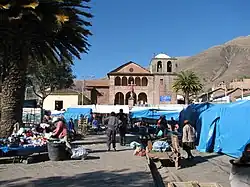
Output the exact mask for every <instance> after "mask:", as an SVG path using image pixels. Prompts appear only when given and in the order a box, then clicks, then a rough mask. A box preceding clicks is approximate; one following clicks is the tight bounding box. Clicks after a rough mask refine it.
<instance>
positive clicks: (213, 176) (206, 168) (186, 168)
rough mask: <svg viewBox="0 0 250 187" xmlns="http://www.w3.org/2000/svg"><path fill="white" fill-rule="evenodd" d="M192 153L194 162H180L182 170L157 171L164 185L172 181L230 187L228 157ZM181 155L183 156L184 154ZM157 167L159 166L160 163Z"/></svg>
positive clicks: (169, 168)
mask: <svg viewBox="0 0 250 187" xmlns="http://www.w3.org/2000/svg"><path fill="white" fill-rule="evenodd" d="M193 152H194V155H195V158H194V160H192V161H189V160H183V161H182V162H181V164H182V166H183V168H181V169H179V170H176V169H175V168H173V167H167V168H166V167H165V168H161V169H159V172H160V174H161V175H162V178H163V180H164V182H165V183H167V182H172V181H177V182H186V181H199V182H208V183H209V182H214V183H215V182H216V183H218V184H220V185H222V187H230V184H229V174H230V169H231V165H230V163H229V160H230V159H231V158H230V157H228V156H226V155H219V154H216V153H200V152H198V151H193ZM182 155H184V156H185V153H183V154H182ZM157 165H158V166H159V165H160V163H159V164H157Z"/></svg>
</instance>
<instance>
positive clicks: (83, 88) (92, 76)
mask: <svg viewBox="0 0 250 187" xmlns="http://www.w3.org/2000/svg"><path fill="white" fill-rule="evenodd" d="M81 77H82V78H83V82H82V105H83V94H84V92H85V79H86V78H89V79H94V78H95V76H94V75H87V76H85V75H84V76H81Z"/></svg>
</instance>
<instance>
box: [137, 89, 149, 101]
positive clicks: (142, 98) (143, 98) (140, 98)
mask: <svg viewBox="0 0 250 187" xmlns="http://www.w3.org/2000/svg"><path fill="white" fill-rule="evenodd" d="M147 101H148V97H147V94H145V93H144V92H142V93H139V95H138V103H139V104H146V103H147Z"/></svg>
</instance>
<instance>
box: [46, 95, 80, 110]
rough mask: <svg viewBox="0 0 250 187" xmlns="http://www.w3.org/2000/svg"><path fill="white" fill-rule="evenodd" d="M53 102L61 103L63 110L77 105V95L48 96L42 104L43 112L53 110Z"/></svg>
mask: <svg viewBox="0 0 250 187" xmlns="http://www.w3.org/2000/svg"><path fill="white" fill-rule="evenodd" d="M55 101H63V109H67V108H69V107H71V106H76V105H78V95H49V96H48V97H46V99H45V100H44V103H43V108H44V109H45V110H55Z"/></svg>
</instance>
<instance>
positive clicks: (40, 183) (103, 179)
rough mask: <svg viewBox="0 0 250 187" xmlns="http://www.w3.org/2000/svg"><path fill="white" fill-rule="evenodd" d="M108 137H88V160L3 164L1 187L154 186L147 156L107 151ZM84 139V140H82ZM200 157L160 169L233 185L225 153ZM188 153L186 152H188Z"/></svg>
mask: <svg viewBox="0 0 250 187" xmlns="http://www.w3.org/2000/svg"><path fill="white" fill-rule="evenodd" d="M105 140H106V137H105V136H91V137H88V138H87V139H86V140H85V142H84V144H85V145H84V146H85V147H86V148H88V149H91V150H92V151H91V153H90V154H89V158H88V159H87V160H78V161H73V160H71V161H63V162H52V161H45V162H38V163H34V164H12V163H10V164H4V163H1V164H0V186H1V187H12V186H15V187H50V186H51V187H52V186H53V187H59V186H60V187H62V186H63V187H80V186H81V187H85V186H86V187H87V186H88V187H101V186H102V187H106V186H109V187H112V186H119V187H123V186H126V187H137V186H138V187H139V186H144V187H153V186H154V183H153V178H152V176H151V173H150V170H149V167H148V165H147V161H146V159H145V157H137V156H133V151H132V150H130V149H129V148H128V147H120V146H118V147H117V149H118V151H117V152H106V144H105ZM78 143H80V142H78ZM194 154H195V155H196V158H195V159H194V160H193V161H192V162H190V161H188V162H187V161H185V160H184V161H183V163H182V164H183V166H184V168H182V169H180V170H175V168H166V167H163V168H161V169H159V172H160V173H161V175H162V178H163V181H164V182H165V183H167V182H171V181H200V182H218V183H219V184H221V185H223V187H229V186H230V185H229V181H228V178H229V172H230V164H229V159H230V158H229V157H227V156H225V155H217V154H207V153H199V152H195V153H194ZM184 156H185V154H184Z"/></svg>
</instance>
